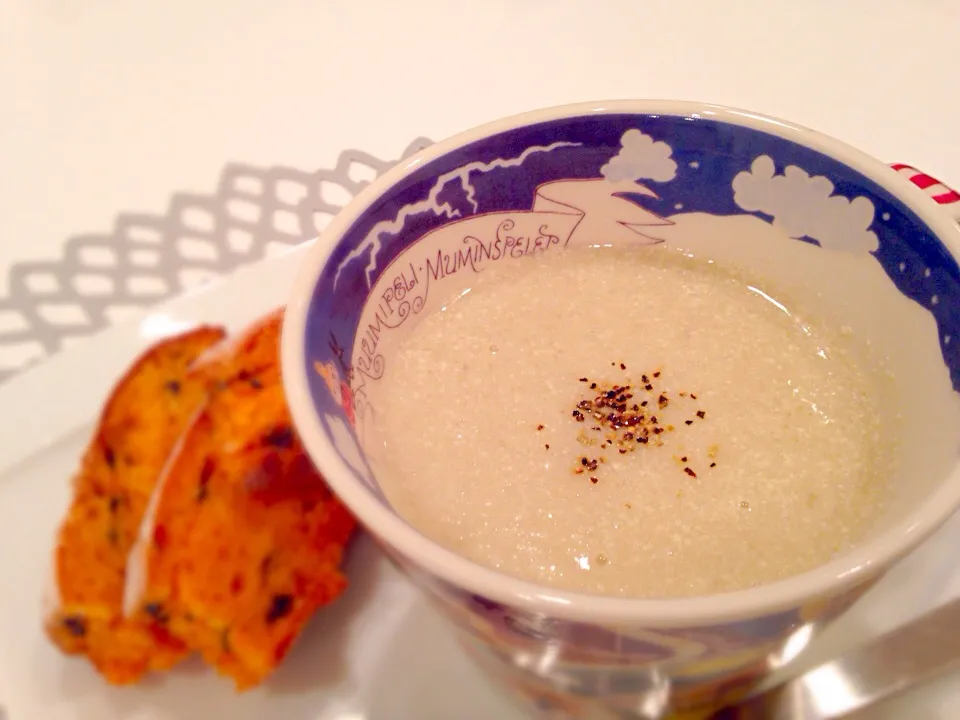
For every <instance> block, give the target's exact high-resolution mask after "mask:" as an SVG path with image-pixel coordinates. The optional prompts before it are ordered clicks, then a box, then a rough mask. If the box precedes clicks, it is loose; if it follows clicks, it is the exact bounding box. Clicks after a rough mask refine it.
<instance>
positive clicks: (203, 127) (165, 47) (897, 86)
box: [0, 0, 960, 295]
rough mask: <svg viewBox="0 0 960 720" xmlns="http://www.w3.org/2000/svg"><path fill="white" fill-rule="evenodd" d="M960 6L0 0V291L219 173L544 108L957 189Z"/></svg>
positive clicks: (331, 158) (383, 151)
mask: <svg viewBox="0 0 960 720" xmlns="http://www.w3.org/2000/svg"><path fill="white" fill-rule="evenodd" d="M958 32H960V3H957V2H956V1H955V0H909V1H908V0H900V1H899V2H893V1H892V0H843V1H842V2H837V1H836V0H803V1H802V2H801V1H799V0H797V1H794V2H786V1H783V2H769V0H741V1H739V2H737V1H730V2H724V3H718V2H708V1H707V0H704V1H702V2H687V1H683V0H663V1H657V2H646V1H640V0H631V1H627V0H624V1H615V0H579V1H577V0H485V1H483V2H480V1H477V2H471V3H467V2H441V1H440V0H433V1H430V0H406V1H405V2H388V1H387V0H383V1H382V2H369V1H366V2H364V1H362V0H348V1H340V2H328V1H325V0H230V1H228V0H220V1H217V0H207V1H205V2H197V1H196V0H165V2H154V3H147V2H134V1H133V0H3V2H2V3H0V161H2V163H3V167H2V169H0V295H2V294H4V293H5V291H6V287H7V273H8V270H9V267H10V265H11V264H12V263H16V262H22V261H23V260H25V259H30V260H34V259H54V258H56V257H58V255H59V253H60V251H61V248H62V245H63V243H64V241H65V240H66V239H67V238H68V237H70V236H72V235H76V234H78V233H81V232H99V231H103V230H105V229H107V228H109V227H110V225H111V224H112V222H113V219H114V217H115V216H116V214H117V213H119V212H123V211H138V212H140V211H142V212H153V213H159V212H162V211H163V210H164V209H165V208H166V204H167V202H168V200H169V197H170V195H171V194H172V193H173V192H176V191H198V192H208V191H210V190H212V188H213V187H214V185H215V183H216V181H217V178H218V175H219V172H220V171H221V170H222V169H223V167H224V165H225V164H227V163H228V162H245V163H251V164H254V165H260V166H270V165H276V164H286V165H290V166H293V167H295V168H300V169H304V170H313V169H315V168H320V167H327V166H331V165H332V163H333V162H335V160H336V157H337V155H338V154H339V152H340V151H341V150H343V149H346V148H356V149H361V150H365V151H368V152H370V153H373V154H374V155H376V156H377V157H381V158H384V159H388V158H396V157H398V156H399V154H400V153H401V151H402V150H403V149H404V148H405V147H406V146H407V144H408V143H409V142H410V141H411V140H413V139H414V138H415V137H417V136H422V135H425V136H427V137H430V138H433V139H440V138H442V137H444V136H446V135H449V134H452V133H454V132H457V131H459V130H462V129H465V128H467V127H469V126H472V125H475V124H478V123H481V122H484V121H486V120H490V119H494V118H496V117H499V116H502V115H505V114H512V113H515V112H520V111H523V110H527V109H532V108H536V107H539V106H544V105H552V104H559V103H566V102H573V101H582V100H594V99H596V100H600V99H611V98H625V97H654V98H657V97H659V98H667V97H669V98H682V99H694V100H705V101H710V102H716V103H723V104H729V105H737V106H741V107H746V108H749V109H753V110H757V111H760V112H763V113H768V114H773V115H778V116H782V117H785V118H788V119H791V120H795V121H797V122H800V123H803V124H806V125H809V126H813V127H815V128H818V129H820V130H823V131H824V132H827V133H829V134H832V135H835V136H837V137H839V138H841V139H844V140H846V141H848V142H851V143H852V144H855V145H857V146H859V147H860V148H862V149H864V150H866V151H867V152H869V153H871V154H873V155H875V156H877V157H879V158H881V159H883V160H888V161H902V162H908V163H911V164H914V165H916V166H918V167H920V168H922V169H924V170H925V171H927V172H928V173H930V174H932V175H934V176H936V177H938V178H940V179H941V180H943V181H945V182H947V183H952V184H954V185H960V140H958V137H957V135H956V134H955V133H957V132H958V130H960V93H958V92H957V88H958V80H957V69H958V67H960V62H958V60H960V44H958Z"/></svg>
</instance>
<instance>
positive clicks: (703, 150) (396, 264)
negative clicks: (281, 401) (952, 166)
mask: <svg viewBox="0 0 960 720" xmlns="http://www.w3.org/2000/svg"><path fill="white" fill-rule="evenodd" d="M837 158H842V160H843V161H841V160H840V159H837ZM928 202H929V201H928V200H926V198H924V197H923V196H922V194H921V193H919V191H916V190H915V189H914V188H912V187H910V186H909V183H907V182H906V181H904V180H902V179H901V178H899V177H898V176H897V175H896V173H895V172H893V171H892V170H888V169H886V168H885V167H883V166H882V165H880V164H879V163H876V162H873V161H870V160H869V159H867V158H865V157H864V156H862V155H860V154H859V153H856V152H855V151H852V150H849V149H847V148H845V147H844V146H842V145H840V144H839V143H834V142H833V141H830V140H828V139H825V138H822V136H819V135H817V134H815V133H811V132H809V131H805V130H801V129H797V128H793V127H790V126H788V125H785V124H782V123H778V122H775V121H767V120H764V119H763V118H756V117H755V116H750V115H748V114H742V113H735V112H730V111H722V110H719V109H714V110H710V109H701V110H700V111H699V112H695V111H693V110H692V109H690V108H686V109H684V110H682V111H672V112H652V111H651V112H617V111H614V110H607V111H591V112H586V111H581V112H576V111H569V112H567V113H563V112H561V113H557V116H556V117H553V118H552V119H548V118H546V117H544V118H543V119H531V120H517V121H507V122H505V123H503V124H501V125H500V126H493V127H488V128H483V129H481V130H478V131H474V132H473V133H472V134H466V135H465V136H462V137H460V138H456V139H454V140H453V141H449V142H447V143H444V144H442V145H441V146H440V147H438V148H435V149H430V150H427V151H426V152H425V153H424V154H423V155H421V156H420V157H419V158H418V159H416V160H414V161H413V162H411V163H410V164H409V165H408V166H406V167H404V168H400V169H397V170H395V171H393V172H391V173H390V174H388V175H387V176H386V177H384V178H382V179H381V180H380V181H378V182H377V183H375V184H374V185H373V186H372V187H371V188H369V189H368V191H367V192H365V193H364V194H363V195H361V197H360V198H358V199H357V201H355V203H354V205H352V206H351V207H350V208H348V209H347V210H346V211H345V212H344V214H343V216H341V217H340V218H338V220H337V221H336V222H335V224H334V225H333V226H331V229H330V231H329V233H328V235H327V236H326V237H325V238H324V239H323V240H322V241H321V243H320V244H318V247H316V248H314V251H313V255H312V256H311V260H310V266H309V267H308V268H305V270H304V275H303V278H302V283H301V286H302V289H303V297H302V299H301V300H300V306H302V307H300V308H299V309H298V308H296V307H294V305H295V303H293V304H292V307H294V311H293V312H292V313H291V315H292V317H291V318H290V319H289V320H288V328H287V330H285V332H287V331H289V332H290V333H296V334H297V338H298V339H297V341H295V342H294V343H292V344H288V343H287V341H286V340H285V354H286V355H285V358H284V363H285V372H287V373H290V374H292V375H297V376H300V377H302V378H305V380H304V381H303V382H302V384H301V385H300V387H302V388H305V389H306V391H307V392H306V395H308V397H297V396H296V391H294V392H293V393H292V397H291V404H292V406H293V408H294V414H295V417H296V419H297V420H298V424H299V425H304V424H306V425H309V426H310V427H309V428H307V429H306V430H305V433H304V434H305V436H306V437H305V440H306V442H307V446H308V448H309V449H310V452H311V454H312V456H313V458H314V460H315V462H317V463H318V465H319V466H320V468H321V470H322V471H324V472H325V474H326V475H327V476H328V478H329V479H330V482H331V484H332V485H333V487H334V489H335V490H337V491H338V492H340V493H341V495H344V496H345V499H346V501H347V502H348V504H351V506H353V505H354V503H352V502H351V500H352V499H355V498H357V497H358V493H361V492H363V493H365V494H366V495H367V496H368V498H373V499H375V500H376V501H377V502H378V503H380V504H382V506H383V507H386V508H388V507H389V505H388V504H387V502H386V500H385V498H384V497H383V495H382V493H381V492H380V491H379V488H378V486H377V483H376V479H375V477H374V473H373V472H372V470H371V468H370V466H369V465H368V463H367V461H366V459H365V457H364V454H363V451H362V449H361V448H362V447H363V440H364V435H365V433H366V432H367V431H368V429H369V426H370V423H372V422H375V416H376V408H374V407H372V406H371V404H370V401H369V398H368V393H367V391H368V389H369V387H370V384H371V383H376V382H379V381H380V380H381V379H382V378H383V377H384V376H385V375H386V374H388V373H389V372H390V362H389V358H390V353H391V349H392V348H393V347H395V345H396V343H397V342H399V341H401V340H402V338H403V337H404V336H405V334H406V333H407V332H409V329H410V328H412V327H413V326H415V324H416V322H417V320H418V318H419V317H423V316H424V315H426V314H427V313H429V312H430V311H431V310H432V309H434V308H436V307H439V306H440V305H441V304H442V303H444V302H446V301H447V300H448V299H450V298H451V297H455V296H456V295H458V294H460V293H461V292H463V290H464V289H466V288H469V287H470V284H471V278H473V277H475V274H476V272H478V271H482V269H483V267H484V266H485V265H489V264H492V263H495V262H510V261H511V260H512V259H515V258H518V257H522V256H524V255H527V254H531V253H536V252H551V251H554V249H559V248H562V247H564V246H572V245H576V244H591V243H597V242H607V241H611V242H622V243H638V244H651V243H662V244H664V245H665V246H673V247H676V248H681V249H683V250H684V251H686V252H689V253H694V254H697V255H702V256H706V257H710V258H713V259H716V260H718V261H727V262H730V263H733V264H735V265H737V266H739V267H741V268H743V269H744V270H747V271H750V272H752V273H755V274H757V275H759V276H761V277H764V278H767V279H769V280H771V281H772V282H773V283H775V284H776V285H777V286H778V287H780V288H782V289H783V290H784V291H786V292H787V293H789V294H790V295H792V296H796V297H801V298H803V299H804V300H805V301H808V302H809V303H810V304H811V305H812V306H814V307H815V308H816V310H817V312H818V313H822V314H823V315H824V316H829V317H830V318H831V319H832V321H833V322H835V323H840V324H842V325H845V326H848V327H850V328H851V330H852V331H853V332H855V333H858V334H860V335H861V336H862V337H864V338H865V339H867V341H868V345H869V348H870V351H869V352H870V353H871V354H875V355H876V356H877V357H883V358H886V362H887V364H888V365H887V366H888V369H889V373H888V375H887V376H886V378H885V380H884V381H883V382H881V383H880V386H878V388H877V392H879V393H880V394H881V401H882V406H883V407H884V408H885V409H886V410H885V413H887V414H888V415H889V417H885V418H884V420H885V422H887V423H888V428H889V429H890V437H891V438H894V439H895V440H896V442H897V449H896V453H895V470H894V473H893V488H892V498H891V501H890V502H889V503H888V508H889V509H888V511H887V512H886V514H885V516H884V517H883V518H882V519H881V521H880V522H878V524H877V526H876V529H875V530H874V531H873V532H874V535H875V536H877V537H879V536H881V535H883V534H884V533H886V532H888V531H891V530H892V529H894V528H900V529H901V530H903V529H904V528H907V529H909V527H908V526H912V525H911V524H913V525H915V524H916V520H917V518H918V517H920V516H919V515H917V513H918V512H921V511H922V512H927V511H928V510H929V508H927V507H926V505H925V503H926V504H927V505H929V501H930V498H931V497H932V496H933V495H934V494H935V491H936V490H937V489H938V488H941V489H942V488H943V487H944V486H945V485H948V484H952V485H953V486H954V487H953V490H952V492H953V495H951V497H952V498H955V496H956V495H957V488H956V486H957V485H960V477H958V472H957V460H958V458H957V438H958V437H960V394H958V391H960V269H958V265H957V261H956V259H955V257H956V255H957V248H958V243H957V233H956V228H954V227H952V226H951V225H950V223H949V222H947V220H946V219H945V218H940V217H939V216H938V215H937V212H938V211H937V209H936V208H935V207H933V205H932V203H931V204H930V207H927V206H926V203H928ZM951 233H952V236H951ZM948 246H950V247H949V249H948ZM951 253H952V254H951ZM291 325H292V327H291ZM289 348H295V349H296V351H297V353H298V355H297V356H296V357H288V356H287V355H289V353H287V350H288V349H289ZM869 360H870V358H865V361H869ZM291 366H293V367H291ZM307 416H309V422H307V423H302V422H301V421H302V420H304V418H306V417H307ZM301 429H302V430H303V429H304V428H301ZM811 452H815V449H811ZM948 481H949V482H948ZM364 502H366V501H364ZM918 508H919V510H918ZM354 510H355V511H356V510H359V514H360V519H361V520H365V518H364V508H363V507H360V508H358V507H354ZM940 510H941V511H943V508H942V507H941V508H940ZM928 514H929V513H928ZM366 520H369V518H366ZM905 523H906V525H905ZM373 529H374V531H375V532H377V530H378V529H377V528H373ZM839 567H840V566H838V568H839Z"/></svg>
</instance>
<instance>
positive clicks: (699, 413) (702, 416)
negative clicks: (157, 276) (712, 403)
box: [697, 410, 707, 420]
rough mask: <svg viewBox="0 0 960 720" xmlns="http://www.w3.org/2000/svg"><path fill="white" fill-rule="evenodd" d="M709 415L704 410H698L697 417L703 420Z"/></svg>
mask: <svg viewBox="0 0 960 720" xmlns="http://www.w3.org/2000/svg"><path fill="white" fill-rule="evenodd" d="M706 416H707V414H706V413H705V412H704V411H703V410H697V417H698V418H700V419H701V420H703V419H704V418H705V417H706Z"/></svg>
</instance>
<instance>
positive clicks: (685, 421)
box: [683, 420, 693, 425]
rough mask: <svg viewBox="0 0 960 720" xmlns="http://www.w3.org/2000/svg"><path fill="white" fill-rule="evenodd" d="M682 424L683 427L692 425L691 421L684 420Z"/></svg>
mask: <svg viewBox="0 0 960 720" xmlns="http://www.w3.org/2000/svg"><path fill="white" fill-rule="evenodd" d="M683 424H684V425H693V420H684V421H683Z"/></svg>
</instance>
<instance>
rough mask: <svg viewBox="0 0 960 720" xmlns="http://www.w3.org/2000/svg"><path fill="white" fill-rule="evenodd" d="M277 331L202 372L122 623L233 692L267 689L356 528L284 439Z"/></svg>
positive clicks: (325, 592) (260, 327)
mask: <svg viewBox="0 0 960 720" xmlns="http://www.w3.org/2000/svg"><path fill="white" fill-rule="evenodd" d="M281 320H282V316H281V314H280V313H274V314H272V315H271V316H268V318H265V319H264V320H263V321H262V322H260V323H258V324H256V325H255V326H253V327H251V328H250V329H249V330H248V331H247V332H246V333H244V334H243V335H242V336H240V337H239V338H238V339H237V341H236V342H234V343H232V344H231V345H230V347H231V352H229V353H225V352H223V351H222V349H219V348H218V351H217V353H216V354H215V355H213V356H209V357H207V358H206V359H205V366H206V372H207V373H208V378H209V380H210V382H211V387H212V388H213V390H212V392H211V395H210V399H209V401H208V403H207V405H206V407H205V408H204V410H203V412H202V413H201V414H200V415H199V416H198V417H197V419H196V421H195V422H194V424H193V425H192V426H191V428H190V430H189V431H188V433H187V435H186V436H185V437H184V439H183V442H182V444H181V446H180V448H179V450H178V452H177V455H176V457H175V458H174V459H173V461H172V462H171V464H170V466H169V471H168V473H167V474H166V476H165V478H164V480H163V482H162V484H161V485H158V487H157V490H156V493H155V498H154V508H153V510H152V511H151V512H150V513H148V516H147V519H146V521H145V523H144V525H143V528H142V531H141V539H140V541H139V543H138V546H137V548H136V549H135V551H134V554H133V555H132V556H131V560H130V564H131V573H130V586H129V590H130V594H129V597H128V601H129V602H128V609H129V610H130V612H131V613H132V616H133V617H135V618H140V619H141V620H143V621H147V620H148V619H151V618H153V619H159V620H161V621H162V622H163V623H164V624H165V626H166V628H167V629H168V630H169V632H170V633H171V634H173V635H174V636H176V637H177V638H179V639H181V640H182V641H183V642H185V643H186V644H187V645H188V646H189V647H190V648H191V649H196V650H198V651H200V652H201V653H202V655H203V657H204V658H205V659H206V660H207V662H208V663H210V664H211V665H213V666H215V667H216V668H217V669H218V670H219V671H220V672H221V673H223V674H225V675H227V676H229V677H231V678H233V680H234V681H235V683H236V685H237V687H238V688H240V689H244V688H248V687H251V686H253V685H256V684H257V683H259V682H260V681H261V680H263V679H264V678H265V677H267V676H268V675H269V674H270V673H271V672H272V671H273V670H274V669H275V668H276V667H277V665H278V664H279V663H280V662H281V661H282V660H283V658H284V656H285V655H286V653H287V651H288V650H289V648H290V646H291V643H292V642H293V641H294V639H295V638H296V637H297V635H298V634H299V633H300V631H301V630H302V629H303V627H304V626H305V624H306V623H307V621H308V620H309V618H310V617H311V616H312V615H313V614H314V612H315V611H316V610H317V609H318V608H319V607H321V606H322V605H324V604H326V603H328V602H330V601H332V600H333V599H334V598H336V597H337V596H338V595H339V594H340V593H341V592H342V591H343V590H344V589H345V587H346V580H345V578H344V577H343V575H342V573H341V572H340V570H339V566H340V562H341V558H342V554H343V548H344V546H345V545H346V543H347V542H348V540H349V538H350V536H351V535H352V533H353V531H354V529H355V521H354V519H353V517H352V516H351V515H350V514H349V513H348V512H347V510H346V509H345V508H344V507H343V506H342V505H341V504H340V503H339V502H338V501H337V500H336V498H335V497H334V496H333V495H332V494H331V493H330V491H329V489H328V488H327V486H326V484H325V483H324V482H323V479H322V478H321V477H320V476H319V475H318V474H317V472H316V471H315V470H314V468H313V466H312V465H311V463H310V461H309V460H308V458H307V457H306V455H305V454H304V451H303V448H302V446H301V444H300V441H299V439H298V438H297V437H296V435H295V433H294V431H293V428H292V423H291V419H290V414H289V410H288V408H287V405H286V400H285V398H284V395H283V388H282V386H281V382H280V370H279V345H278V341H279V328H280V323H281ZM134 565H135V566H137V567H138V568H139V570H138V571H137V572H134V571H133V570H132V568H133V566H134Z"/></svg>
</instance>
